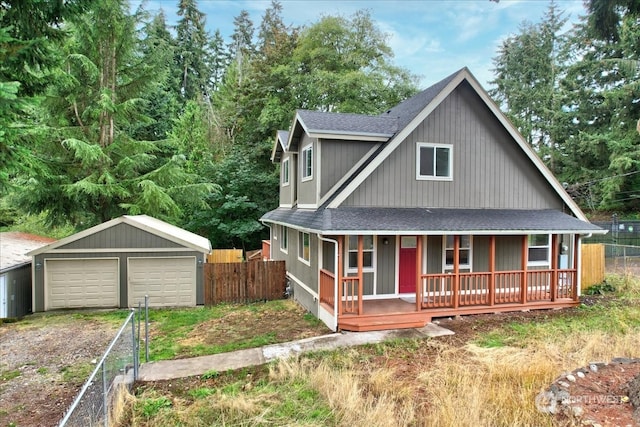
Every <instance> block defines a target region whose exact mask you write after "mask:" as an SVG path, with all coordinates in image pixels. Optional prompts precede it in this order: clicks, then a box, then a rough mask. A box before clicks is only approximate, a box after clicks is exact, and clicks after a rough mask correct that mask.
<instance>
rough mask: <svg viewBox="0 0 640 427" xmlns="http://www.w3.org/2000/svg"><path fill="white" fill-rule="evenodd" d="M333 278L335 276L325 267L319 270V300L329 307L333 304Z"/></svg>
mask: <svg viewBox="0 0 640 427" xmlns="http://www.w3.org/2000/svg"><path fill="white" fill-rule="evenodd" d="M335 279H336V276H335V275H334V274H333V273H332V272H330V271H328V270H325V269H321V270H320V302H321V303H322V304H327V305H328V306H330V307H331V308H333V307H334V304H335V296H334V295H335V294H334V287H335Z"/></svg>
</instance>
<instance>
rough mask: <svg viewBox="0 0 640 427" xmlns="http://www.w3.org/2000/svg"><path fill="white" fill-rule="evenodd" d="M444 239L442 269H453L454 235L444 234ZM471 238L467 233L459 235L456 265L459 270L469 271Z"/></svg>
mask: <svg viewBox="0 0 640 427" xmlns="http://www.w3.org/2000/svg"><path fill="white" fill-rule="evenodd" d="M443 240H444V251H443V252H444V269H445V270H453V261H454V257H455V249H454V236H445V238H444V239H443ZM471 255H472V238H471V236H469V235H463V236H460V248H459V250H458V267H459V269H460V270H469V271H471Z"/></svg>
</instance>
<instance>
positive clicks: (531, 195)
mask: <svg viewBox="0 0 640 427" xmlns="http://www.w3.org/2000/svg"><path fill="white" fill-rule="evenodd" d="M418 142H427V143H438V144H451V145H452V146H453V180H452V181H429V180H416V144H417V143H418ZM343 205H344V206H377V207H439V208H486V209H489V208H492V209H501V208H502V209H507V208H509V209H562V207H563V205H564V203H563V201H562V199H561V198H560V196H559V195H558V194H556V192H555V191H554V190H553V188H552V187H551V186H550V184H549V183H548V182H547V181H546V179H545V178H544V177H543V176H542V174H541V173H540V172H539V171H538V169H537V168H536V167H535V165H534V164H533V163H532V162H531V161H530V159H529V158H528V157H527V156H526V154H524V153H523V152H522V150H521V149H520V147H519V146H518V145H517V143H516V142H515V141H513V139H512V138H511V136H510V135H509V134H508V132H507V131H506V130H505V129H504V128H503V127H502V125H501V124H500V122H499V121H498V120H497V119H496V118H495V116H494V115H493V114H492V113H491V111H490V110H489V109H488V108H487V107H486V105H484V103H483V102H482V100H481V99H480V97H479V96H478V95H477V94H476V93H475V92H474V91H473V89H472V88H471V87H470V86H469V85H468V83H466V82H463V83H462V84H461V85H460V86H458V88H456V89H455V90H454V91H453V92H452V93H451V94H450V95H449V96H448V97H447V98H446V99H445V100H444V101H443V102H442V103H441V104H440V105H439V106H438V107H437V108H436V109H435V110H434V111H433V112H432V113H431V114H430V115H429V116H428V117H427V118H426V119H425V121H424V122H423V123H421V124H420V125H418V127H417V128H416V129H415V130H414V131H413V132H412V133H411V134H410V135H409V136H408V137H407V138H406V139H405V140H404V141H403V142H402V143H401V144H400V146H399V147H397V148H396V149H395V151H394V152H393V153H391V154H390V156H389V157H387V158H386V159H385V160H384V161H383V162H382V164H381V165H379V166H378V167H377V169H376V170H375V171H373V173H372V174H371V175H370V176H368V177H367V178H366V179H365V181H364V182H363V183H362V184H361V185H360V186H359V188H357V189H356V190H355V191H354V192H353V193H352V194H351V195H350V196H349V197H348V198H347V199H346V200H345V202H344V203H343Z"/></svg>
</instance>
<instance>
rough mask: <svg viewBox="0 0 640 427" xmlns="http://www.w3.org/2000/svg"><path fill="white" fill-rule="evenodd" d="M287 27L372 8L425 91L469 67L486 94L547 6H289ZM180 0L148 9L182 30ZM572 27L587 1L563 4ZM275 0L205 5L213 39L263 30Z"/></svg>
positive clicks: (414, 2) (428, 1)
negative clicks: (248, 27)
mask: <svg viewBox="0 0 640 427" xmlns="http://www.w3.org/2000/svg"><path fill="white" fill-rule="evenodd" d="M280 3H281V4H282V7H283V11H282V17H283V19H284V22H285V23H286V24H292V25H294V26H302V25H310V24H313V23H314V22H316V21H318V19H319V18H320V17H322V16H323V15H342V16H347V17H348V16H350V15H352V14H353V13H354V12H355V11H357V10H360V9H367V10H369V11H370V13H371V16H372V18H373V20H374V21H375V22H376V24H377V25H378V27H379V28H380V29H381V30H382V31H383V32H385V33H387V34H388V35H389V45H390V46H391V48H392V49H393V51H394V53H395V58H394V62H395V64H396V65H399V66H401V67H404V68H407V69H409V70H410V71H411V72H412V73H413V74H416V75H418V76H419V77H420V88H425V87H427V86H429V85H431V84H433V83H435V82H437V81H439V80H441V79H442V78H444V77H446V76H448V75H449V74H451V73H453V72H454V71H456V70H458V69H460V68H462V67H464V66H467V67H469V69H470V70H471V72H472V73H473V74H474V75H475V76H476V77H477V78H478V80H479V81H480V83H481V84H483V85H484V86H485V88H488V87H489V84H488V81H490V80H491V79H492V78H493V72H492V68H493V65H492V59H493V57H495V56H496V53H497V48H498V47H499V46H500V44H501V41H502V40H504V39H505V38H507V37H508V36H509V35H510V34H515V33H517V32H518V28H519V26H520V24H521V23H522V22H523V21H524V20H528V21H529V22H533V23H536V22H539V21H540V20H541V19H542V17H543V15H544V12H545V11H546V9H547V7H548V5H549V2H548V1H546V0H500V1H499V2H498V3H495V2H494V1H489V0H399V1H389V0H340V1H338V0H306V1H305V0H281V1H280ZM177 4H178V0H151V1H147V3H146V7H145V8H146V9H147V10H149V11H151V12H157V11H159V9H160V8H162V9H163V10H164V12H165V14H166V15H167V21H168V24H169V25H175V23H176V22H177V19H178V16H177V15H176V10H177ZM556 4H557V5H558V7H559V9H560V10H564V11H565V15H564V16H565V17H568V18H569V22H568V23H567V25H566V27H567V29H568V27H569V26H570V24H571V22H577V20H578V18H579V16H580V15H584V14H585V9H584V5H583V1H582V0H556ZM269 5H270V1H269V0H199V1H198V8H199V9H200V10H201V11H202V12H204V13H205V14H206V17H207V29H208V30H209V32H210V33H211V34H213V32H214V31H215V30H216V29H220V32H221V33H222V36H223V37H224V38H225V41H228V40H229V36H230V35H231V33H232V32H233V18H234V17H236V16H238V15H239V14H240V11H241V10H243V9H244V10H247V11H248V12H249V15H250V16H251V19H252V21H253V23H254V26H255V28H256V31H257V28H258V26H259V24H260V21H261V20H262V16H263V15H264V11H265V10H266V9H267V8H268V7H269Z"/></svg>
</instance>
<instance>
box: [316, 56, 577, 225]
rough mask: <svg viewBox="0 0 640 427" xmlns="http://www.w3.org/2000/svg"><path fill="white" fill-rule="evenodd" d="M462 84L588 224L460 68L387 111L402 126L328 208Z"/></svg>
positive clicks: (367, 174)
mask: <svg viewBox="0 0 640 427" xmlns="http://www.w3.org/2000/svg"><path fill="white" fill-rule="evenodd" d="M463 81H466V82H467V83H468V84H469V85H470V86H471V87H472V88H473V90H474V91H475V92H476V93H477V95H478V96H479V97H480V99H481V100H482V101H483V103H484V104H485V105H486V106H487V108H488V109H489V110H490V111H491V113H492V114H493V115H494V116H495V117H496V119H497V120H498V121H499V122H500V124H501V125H502V126H503V127H504V128H505V129H506V130H507V132H508V133H509V135H510V136H511V137H512V138H513V139H514V141H515V142H516V143H517V144H518V146H519V147H520V148H521V149H522V151H524V153H525V154H526V156H527V157H528V158H529V160H530V161H531V162H532V163H533V164H534V165H535V166H536V168H537V169H538V170H539V171H540V173H541V174H542V175H543V176H544V178H545V179H546V180H547V182H548V183H549V184H550V185H551V187H552V188H553V189H554V190H555V191H556V193H557V194H558V195H559V196H560V197H561V199H562V200H563V202H564V203H565V204H566V205H567V206H568V207H569V208H570V209H571V211H572V213H573V214H574V215H575V216H576V217H577V218H579V219H581V220H583V221H587V218H586V217H585V215H584V213H583V212H582V211H581V210H580V208H579V207H578V205H577V204H576V203H575V202H574V201H573V199H572V198H571V196H569V194H568V193H567V192H566V191H565V190H564V188H563V187H562V185H561V184H560V183H559V182H558V180H557V179H556V178H555V177H554V176H553V174H552V173H551V171H550V170H549V169H548V168H547V167H546V165H545V164H544V163H543V162H542V160H541V159H540V158H539V157H538V156H537V154H536V153H535V152H534V151H533V149H532V148H531V147H529V145H528V144H527V142H526V141H525V140H524V137H523V136H522V135H521V134H520V132H519V131H518V130H517V129H516V128H515V126H513V124H512V123H511V122H510V121H509V119H507V117H506V116H505V115H504V114H503V113H502V111H500V108H499V107H498V106H497V104H496V103H495V102H494V101H493V100H492V99H491V97H490V96H489V94H488V93H487V92H486V91H485V90H484V88H482V86H481V85H480V83H479V82H478V81H477V80H476V78H475V77H474V76H473V75H472V74H471V72H470V71H469V69H468V68H466V67H465V68H462V69H461V70H459V71H457V72H456V73H454V74H452V75H450V76H448V77H447V78H445V79H443V80H441V81H440V82H438V83H436V84H434V85H433V86H431V87H429V88H427V89H425V90H424V91H422V92H420V93H419V94H417V95H415V96H414V97H412V98H409V99H408V100H406V101H403V102H402V103H400V104H398V105H397V106H396V107H393V108H391V109H390V110H388V111H387V112H386V113H384V114H386V115H392V114H395V115H397V116H398V123H399V124H400V125H404V126H402V127H401V128H400V130H399V132H398V133H397V134H396V135H395V136H394V137H393V139H391V140H390V141H389V142H388V143H387V144H386V145H385V146H384V148H383V149H382V150H380V152H379V153H378V154H377V155H376V157H375V158H374V159H372V161H371V162H369V163H368V164H367V165H366V167H364V168H363V169H362V170H361V171H360V172H359V173H358V174H357V175H355V176H354V177H353V178H352V179H351V180H350V182H349V183H348V184H347V185H346V186H345V187H344V188H343V189H342V190H341V191H340V192H339V193H338V194H336V195H335V197H334V198H333V200H331V202H330V203H329V204H328V206H327V207H329V208H337V207H339V206H340V205H341V204H342V203H343V202H344V201H345V200H346V199H347V198H348V197H349V196H350V195H351V194H352V193H353V192H354V191H355V190H356V189H357V188H358V187H359V186H360V184H362V183H363V182H364V181H365V179H366V178H367V177H369V176H370V175H371V174H372V173H373V171H374V170H375V169H376V168H377V167H378V166H380V164H382V162H383V161H384V160H385V159H386V158H387V157H389V155H390V154H391V153H392V152H393V151H394V150H395V149H396V148H397V147H398V146H399V145H400V144H401V143H402V142H403V141H404V140H405V139H406V138H407V137H408V136H409V135H410V134H411V132H413V130H415V129H416V127H417V126H418V125H420V123H422V122H423V121H424V120H425V119H426V118H427V117H428V116H429V114H431V113H432V112H433V111H434V110H435V109H436V108H437V107H438V106H439V105H440V104H441V103H442V101H444V100H445V99H446V98H447V97H448V96H449V95H450V94H451V93H452V92H453V91H454V90H455V89H456V88H457V87H458V86H459V85H460V84H461V83H462V82H463Z"/></svg>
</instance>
